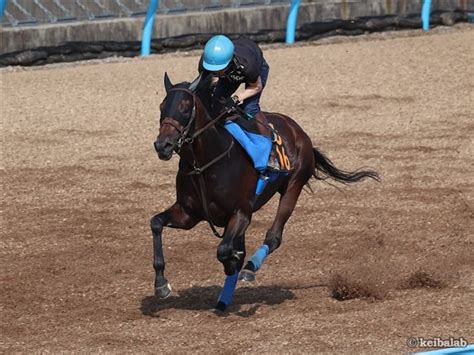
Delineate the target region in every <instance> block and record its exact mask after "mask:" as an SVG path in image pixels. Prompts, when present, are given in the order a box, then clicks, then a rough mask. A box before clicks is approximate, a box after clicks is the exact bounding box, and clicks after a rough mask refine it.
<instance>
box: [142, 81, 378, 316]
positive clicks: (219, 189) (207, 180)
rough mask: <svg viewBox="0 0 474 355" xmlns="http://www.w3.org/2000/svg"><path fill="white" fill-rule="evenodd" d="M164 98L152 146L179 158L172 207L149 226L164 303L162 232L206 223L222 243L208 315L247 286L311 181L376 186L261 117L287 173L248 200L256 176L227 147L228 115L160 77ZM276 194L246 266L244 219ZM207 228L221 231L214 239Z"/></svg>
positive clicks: (243, 157)
mask: <svg viewBox="0 0 474 355" xmlns="http://www.w3.org/2000/svg"><path fill="white" fill-rule="evenodd" d="M164 86H165V89H166V96H165V98H164V100H163V102H162V103H161V105H160V129H159V135H158V137H157V139H156V141H155V142H154V146H155V150H156V152H157V153H158V157H159V159H161V160H164V161H167V160H169V159H171V157H172V155H173V153H177V154H178V155H179V158H180V159H179V168H178V171H177V175H176V202H175V203H174V204H173V205H172V206H171V207H169V208H168V209H166V210H165V211H163V212H161V213H158V214H156V215H155V216H153V217H152V218H151V220H150V225H151V231H152V234H153V248H154V259H153V267H154V270H155V297H157V298H167V297H168V296H169V295H170V294H171V286H170V283H169V282H168V280H167V279H166V278H165V276H164V270H165V260H164V256H163V249H162V232H163V228H164V227H169V228H178V229H183V230H189V229H191V228H193V227H194V226H195V225H196V224H197V223H198V222H201V221H207V222H208V223H209V225H210V226H211V229H212V230H213V231H214V234H215V235H216V236H218V237H221V238H222V241H221V242H220V243H219V245H218V247H217V259H218V260H219V261H220V262H221V263H222V264H223V267H224V272H225V275H226V277H225V282H224V287H223V289H222V291H221V293H220V295H219V298H218V302H217V304H216V308H215V309H216V310H219V311H224V310H225V309H226V308H227V307H228V306H229V305H230V304H231V302H232V295H233V293H234V289H235V287H236V283H237V280H238V279H241V280H244V281H253V280H254V279H255V273H256V272H257V271H258V270H259V269H260V268H261V267H262V264H263V261H264V260H265V258H266V257H267V256H268V255H269V254H271V253H273V252H274V251H275V250H276V249H278V248H279V246H280V245H281V242H282V236H283V228H284V226H285V224H286V222H287V221H288V219H289V218H290V216H291V214H292V213H293V210H294V208H295V206H296V202H297V200H298V197H299V195H300V193H301V191H302V189H303V187H304V186H305V185H307V184H308V183H309V180H310V179H311V178H315V179H317V180H325V179H328V178H330V179H332V180H335V181H337V182H340V183H343V184H351V183H356V182H358V181H361V180H363V179H365V178H371V179H374V180H376V181H379V176H378V174H377V172H375V171H373V170H360V169H358V170H356V171H344V170H341V169H338V168H336V167H335V165H334V164H333V163H332V162H331V161H330V160H329V158H328V157H326V156H325V155H324V154H323V153H322V152H321V151H319V150H318V149H317V148H315V147H313V145H312V142H311V139H310V138H309V136H308V135H307V134H306V133H305V132H304V131H303V129H302V128H301V127H300V126H299V125H298V124H297V123H296V122H295V121H294V120H293V119H291V118H290V117H288V116H285V115H283V114H279V113H268V112H267V113H265V115H266V118H267V120H268V122H269V123H270V124H271V125H272V127H273V129H274V130H275V131H277V132H278V133H279V134H280V136H281V137H284V139H285V140H286V142H287V150H288V156H289V157H291V163H292V170H291V171H290V172H289V173H287V174H282V175H281V176H279V177H277V178H276V179H273V180H272V181H270V182H269V183H268V184H267V186H266V187H265V189H264V191H263V192H262V193H261V194H259V195H258V196H257V195H256V184H257V179H258V176H259V174H258V172H257V171H256V170H255V169H254V167H253V165H252V163H251V161H250V159H249V157H248V155H247V154H246V152H245V151H244V150H243V149H242V147H241V146H240V145H239V144H237V143H235V140H234V138H233V137H232V136H231V134H230V133H229V132H228V131H227V130H226V129H225V128H224V127H223V124H222V122H223V120H225V117H226V115H228V111H226V110H224V111H223V112H222V113H221V114H219V115H217V117H211V116H210V115H209V111H210V106H209V105H210V94H209V89H208V85H206V84H205V85H204V86H203V85H200V84H198V85H195V83H192V84H190V83H188V82H183V83H179V84H176V85H173V84H172V83H171V80H170V79H169V77H168V75H167V73H165V76H164ZM277 192H278V193H279V194H280V200H279V204H278V210H277V213H276V216H275V219H274V221H273V224H272V226H271V227H270V228H269V229H268V231H267V232H266V235H265V238H264V240H263V244H262V245H261V246H260V247H259V248H258V249H257V251H256V252H255V253H254V254H253V256H252V257H251V258H250V260H248V261H247V263H246V265H245V267H243V265H244V261H245V260H246V249H245V232H246V230H247V228H248V226H249V225H250V222H251V219H252V214H253V212H256V211H257V210H259V209H260V208H261V207H262V206H263V205H265V204H266V203H267V202H268V201H269V200H270V198H271V197H272V196H273V195H275V194H276V193H277ZM215 226H218V227H223V228H224V231H223V235H222V236H220V235H219V233H218V232H217V230H216V228H215Z"/></svg>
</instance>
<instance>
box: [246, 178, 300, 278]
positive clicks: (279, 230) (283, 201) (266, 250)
mask: <svg viewBox="0 0 474 355" xmlns="http://www.w3.org/2000/svg"><path fill="white" fill-rule="evenodd" d="M303 186H304V183H303V182H302V181H301V180H299V179H298V180H297V179H295V180H294V181H290V182H289V184H288V187H287V189H286V190H285V192H284V193H282V195H281V197H280V202H279V204H278V210H277V214H276V217H275V220H274V221H273V225H272V226H271V228H270V229H269V230H268V231H267V234H266V236H265V240H264V242H263V244H262V245H261V246H260V247H258V249H257V250H256V251H255V253H254V254H253V255H252V257H251V258H250V260H249V261H248V262H247V264H246V265H245V267H244V269H243V270H242V272H241V273H240V276H239V279H241V280H244V281H254V280H255V273H256V272H257V270H259V269H260V268H261V266H262V264H263V262H264V261H265V259H266V257H267V256H268V255H269V254H270V253H272V252H273V251H275V250H276V249H277V248H278V247H279V246H280V244H281V240H282V236H283V228H284V227H285V224H286V222H287V221H288V219H289V218H290V216H291V214H292V213H293V210H294V209H295V206H296V201H297V200H298V197H299V196H300V193H301V190H302V189H303Z"/></svg>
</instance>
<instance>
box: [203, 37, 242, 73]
mask: <svg viewBox="0 0 474 355" xmlns="http://www.w3.org/2000/svg"><path fill="white" fill-rule="evenodd" d="M233 56H234V44H233V43H232V41H231V40H230V39H229V38H227V37H226V36H222V35H219V36H214V37H212V38H211V39H210V40H209V41H207V43H206V46H205V47H204V58H203V62H202V65H203V67H204V69H206V70H209V71H218V70H222V69H225V68H226V67H227V66H228V65H229V63H230V61H231V60H232V57H233Z"/></svg>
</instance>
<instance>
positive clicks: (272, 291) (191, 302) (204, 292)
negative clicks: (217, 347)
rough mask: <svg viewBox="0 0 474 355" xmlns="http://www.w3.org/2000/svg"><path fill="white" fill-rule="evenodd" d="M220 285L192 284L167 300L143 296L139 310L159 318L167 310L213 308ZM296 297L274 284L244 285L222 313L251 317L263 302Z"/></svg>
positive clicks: (281, 301)
mask: <svg viewBox="0 0 474 355" xmlns="http://www.w3.org/2000/svg"><path fill="white" fill-rule="evenodd" d="M221 290H222V288H221V287H219V286H207V287H197V286H193V287H190V288H187V289H185V290H181V291H179V292H178V295H176V296H171V297H169V298H167V299H164V300H163V299H158V298H156V297H155V296H147V297H145V298H143V299H142V303H141V306H140V310H141V311H142V313H143V314H144V315H147V316H151V317H156V316H158V315H159V312H160V311H162V310H164V309H170V308H174V309H186V310H195V311H197V310H211V309H213V308H214V306H215V305H216V303H217V298H218V297H219V292H220V291H221ZM294 298H295V294H294V293H293V292H291V291H289V290H288V289H285V288H281V287H275V286H259V287H242V288H238V289H237V290H236V291H235V294H234V300H233V303H232V305H231V306H229V308H228V309H227V311H226V312H224V313H221V314H220V315H222V316H226V315H229V314H236V315H238V316H241V317H250V316H252V315H254V314H255V312H256V311H257V309H258V308H260V307H261V306H262V305H275V304H280V303H283V302H285V301H287V300H291V299H294ZM247 304H251V305H253V307H251V308H250V309H248V310H245V311H243V310H241V308H242V306H243V305H247Z"/></svg>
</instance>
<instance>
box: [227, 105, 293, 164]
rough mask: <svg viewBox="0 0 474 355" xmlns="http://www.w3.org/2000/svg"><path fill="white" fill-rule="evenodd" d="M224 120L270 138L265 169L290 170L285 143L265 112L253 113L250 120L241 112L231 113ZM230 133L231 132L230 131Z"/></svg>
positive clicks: (249, 131)
mask: <svg viewBox="0 0 474 355" xmlns="http://www.w3.org/2000/svg"><path fill="white" fill-rule="evenodd" d="M226 121H231V122H233V123H235V124H237V125H238V126H239V127H240V128H241V129H242V130H244V131H246V132H248V133H251V134H258V135H260V136H264V137H266V138H268V139H270V141H271V142H272V143H271V150H270V154H269V158H268V162H267V167H266V168H267V170H270V171H272V172H276V173H288V172H290V171H291V169H292V164H291V160H290V158H289V157H288V154H287V152H288V148H287V147H286V144H287V143H286V142H285V139H284V138H283V137H282V136H281V135H280V134H279V133H278V131H277V130H276V129H275V127H274V126H273V124H272V123H268V120H267V118H266V116H265V113H263V112H259V113H257V114H256V115H255V118H254V119H251V120H249V119H247V118H245V117H243V114H242V113H240V114H239V113H233V114H232V115H230V116H228V117H226ZM230 133H231V134H232V132H230ZM234 137H235V136H234ZM235 138H237V137H235ZM240 143H241V142H240ZM241 145H242V143H241ZM243 148H244V149H245V150H246V151H247V153H249V151H248V150H247V149H246V147H245V146H243ZM249 154H250V153H249Z"/></svg>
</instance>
